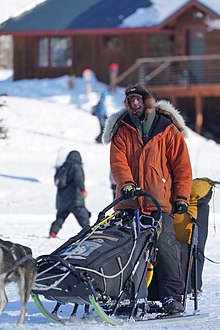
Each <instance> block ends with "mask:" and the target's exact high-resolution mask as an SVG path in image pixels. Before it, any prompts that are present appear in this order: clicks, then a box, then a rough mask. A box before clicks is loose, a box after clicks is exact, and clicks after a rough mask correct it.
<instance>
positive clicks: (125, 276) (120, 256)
mask: <svg viewBox="0 0 220 330" xmlns="http://www.w3.org/2000/svg"><path fill="white" fill-rule="evenodd" d="M151 235H152V234H151V232H149V233H148V232H147V231H146V230H145V231H143V232H140V233H139V234H138V235H137V236H135V235H134V228H133V223H132V222H130V223H129V224H127V225H124V224H123V225H115V224H113V225H110V226H107V227H106V228H104V229H103V230H97V231H95V232H94V233H93V234H92V235H88V236H87V237H86V238H85V237H83V238H81V239H80V240H79V241H77V242H72V243H71V244H70V245H69V246H66V244H65V248H64V249H63V250H62V249H60V250H58V251H55V252H56V255H58V256H59V257H61V258H62V259H65V260H66V261H68V263H69V264H71V265H72V266H74V268H75V269H77V272H78V273H79V275H80V276H76V275H75V274H74V273H70V274H69V275H68V276H67V277H66V278H65V281H63V282H60V283H59V288H62V289H64V290H75V291H76V290H77V285H76V283H77V281H79V277H81V279H85V278H86V276H87V275H89V277H90V280H91V283H92V285H93V287H94V289H95V291H96V293H100V294H101V296H103V295H105V296H109V297H111V298H112V299H115V298H117V297H118V295H119V293H120V292H121V290H122V289H125V291H126V290H127V292H128V296H129V297H130V295H132V293H133V294H134V293H135V292H137V288H138V286H139V285H140V283H141V281H142V278H143V285H140V288H141V289H140V294H139V295H138V297H139V298H145V297H146V296H147V289H146V285H145V276H143V273H144V272H145V253H143V251H146V250H145V249H146V244H147V240H149V237H151ZM61 248H62V247H61ZM143 249H144V250H143ZM139 259H140V260H139ZM138 260H139V261H140V262H139V263H138V267H137V269H136V268H135V269H136V271H135V272H134V274H132V271H133V270H134V267H135V265H136V263H137V261H138ZM49 266H51V265H49ZM39 271H40V269H39ZM63 271H64V267H63V266H62V265H60V266H59V265H58V266H56V268H55V269H54V268H53V275H54V274H57V275H58V274H59V273H62V272H63ZM85 275H86V276H85ZM53 277H54V276H53ZM45 284H47V283H45V282H44V285H45ZM50 284H51V279H50V283H48V285H50ZM73 294H74V295H75V294H76V293H75V292H73ZM79 295H80V293H79Z"/></svg>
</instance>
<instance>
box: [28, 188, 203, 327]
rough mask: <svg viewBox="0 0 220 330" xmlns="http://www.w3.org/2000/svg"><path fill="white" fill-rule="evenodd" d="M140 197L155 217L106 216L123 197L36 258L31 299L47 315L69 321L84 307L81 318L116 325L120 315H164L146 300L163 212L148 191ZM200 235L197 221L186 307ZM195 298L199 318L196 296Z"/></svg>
mask: <svg viewBox="0 0 220 330" xmlns="http://www.w3.org/2000/svg"><path fill="white" fill-rule="evenodd" d="M136 196H137V197H140V196H144V198H149V199H151V201H152V202H153V203H154V204H155V205H156V207H157V212H156V213H155V217H154V218H153V217H150V216H146V215H140V214H139V211H134V212H132V214H130V212H129V211H128V212H125V211H123V212H121V213H119V214H118V213H117V214H116V213H113V214H111V215H109V216H108V215H107V216H106V212H107V211H109V210H110V209H111V208H112V207H114V206H115V205H116V204H117V203H119V202H120V201H121V200H122V199H123V198H122V196H121V197H119V198H117V199H116V200H114V201H113V203H111V204H110V205H109V206H107V207H106V208H105V209H104V210H103V211H101V212H100V213H99V216H98V220H97V222H96V224H95V225H93V226H91V227H90V226H87V227H85V228H83V230H82V231H81V232H79V234H77V235H76V236H75V237H72V238H70V239H69V240H68V241H67V242H66V243H64V244H63V245H62V246H61V247H59V248H58V249H57V250H55V251H54V252H52V253H51V254H50V255H43V256H40V257H38V258H37V263H38V275H37V279H36V283H35V287H34V289H33V291H32V297H33V300H34V301H35V303H36V305H37V306H38V308H39V309H40V310H41V312H42V313H43V314H44V315H45V316H46V317H49V319H51V320H53V321H55V322H61V323H65V322H66V321H72V319H73V318H74V317H75V316H76V315H77V314H79V313H80V310H81V311H82V309H84V311H83V316H89V315H91V314H92V313H94V310H95V311H96V312H97V313H98V315H99V316H100V317H101V318H102V319H104V320H105V321H106V322H108V323H110V324H112V325H116V324H117V322H118V320H120V319H121V318H122V317H123V319H128V320H129V319H131V318H132V319H134V320H136V321H137V320H141V319H144V318H145V317H146V315H147V314H149V313H162V314H161V315H163V310H162V308H161V307H160V306H159V305H158V304H152V303H149V302H148V289H147V287H148V286H149V284H150V282H151V279H152V274H153V265H154V263H155V260H156V241H157V239H158V237H159V234H160V231H161V225H162V216H161V215H162V213H161V208H160V205H159V203H158V201H157V200H156V199H155V198H154V196H152V195H151V194H150V193H148V192H145V191H143V190H141V189H140V190H136ZM197 236H198V235H197V227H196V223H194V224H193V231H192V237H191V248H190V252H189V256H188V263H187V271H186V289H185V293H184V304H185V302H186V296H187V286H188V285H187V284H188V281H189V276H190V266H191V260H192V257H193V256H194V258H193V260H194V262H195V260H196V258H195V254H194V252H195V251H196V245H197V243H196V240H197ZM195 282H196V281H195ZM196 291H197V290H196V288H195V292H196ZM194 300H195V301H194V314H195V313H196V311H197V310H198V304H197V296H196V295H195V296H194ZM45 302H46V303H45ZM82 306H83V308H82ZM61 311H62V313H61ZM67 314H68V315H67Z"/></svg>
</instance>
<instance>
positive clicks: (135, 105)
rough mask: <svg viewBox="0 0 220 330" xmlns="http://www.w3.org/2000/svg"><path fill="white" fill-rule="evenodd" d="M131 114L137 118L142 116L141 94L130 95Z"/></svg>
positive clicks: (142, 103)
mask: <svg viewBox="0 0 220 330" xmlns="http://www.w3.org/2000/svg"><path fill="white" fill-rule="evenodd" d="M129 102H130V106H131V109H132V113H133V115H135V116H137V117H138V118H143V117H144V102H143V98H142V96H131V97H130V98H129Z"/></svg>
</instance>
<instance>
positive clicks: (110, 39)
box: [104, 35, 121, 49]
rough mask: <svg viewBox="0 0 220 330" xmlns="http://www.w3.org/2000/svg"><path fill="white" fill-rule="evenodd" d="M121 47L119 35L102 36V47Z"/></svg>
mask: <svg viewBox="0 0 220 330" xmlns="http://www.w3.org/2000/svg"><path fill="white" fill-rule="evenodd" d="M120 47H121V40H120V37H119V36H116V35H110V36H104V48H107V49H117V48H120Z"/></svg>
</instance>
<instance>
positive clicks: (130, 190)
mask: <svg viewBox="0 0 220 330" xmlns="http://www.w3.org/2000/svg"><path fill="white" fill-rule="evenodd" d="M135 190H136V188H135V187H134V186H132V185H128V186H125V187H123V188H122V189H121V194H122V196H123V198H124V199H129V198H134V196H135Z"/></svg>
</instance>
